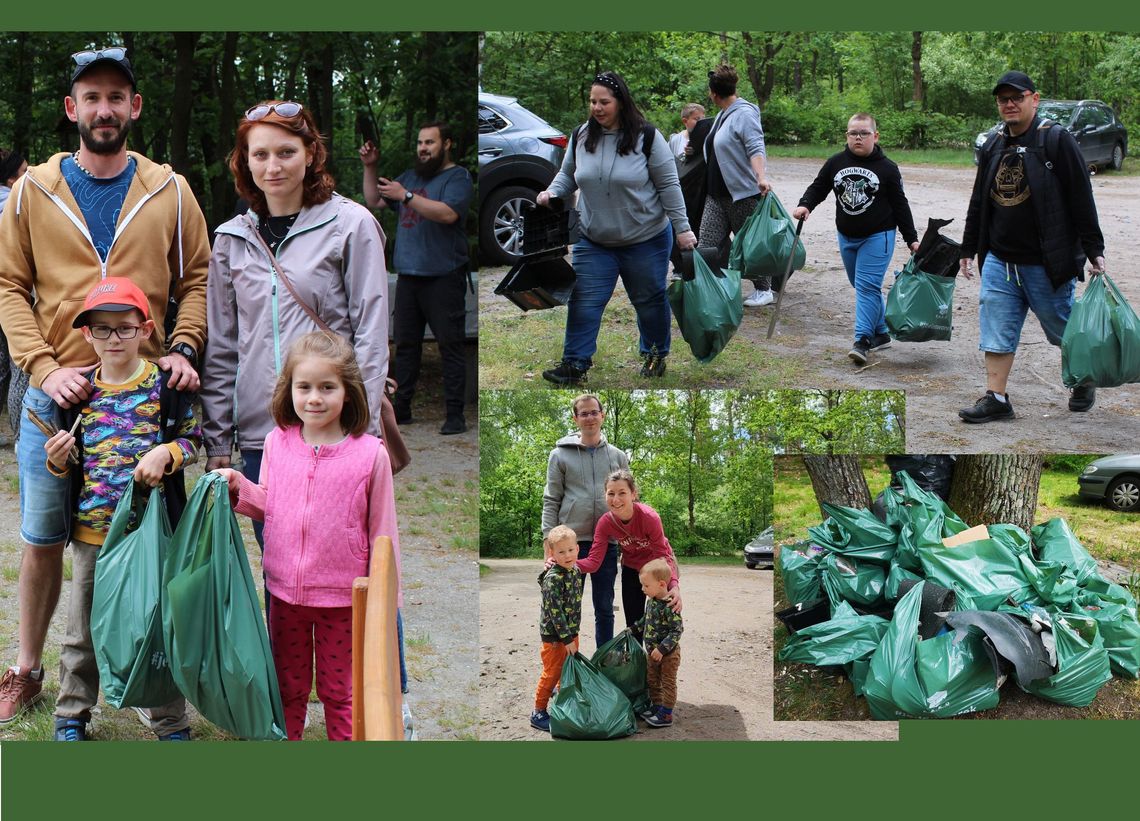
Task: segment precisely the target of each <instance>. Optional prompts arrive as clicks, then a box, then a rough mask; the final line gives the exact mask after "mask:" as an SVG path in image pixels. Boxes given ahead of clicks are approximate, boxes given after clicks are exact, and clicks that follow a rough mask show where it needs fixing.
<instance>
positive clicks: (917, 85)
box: [910, 31, 922, 103]
mask: <svg viewBox="0 0 1140 821" xmlns="http://www.w3.org/2000/svg"><path fill="white" fill-rule="evenodd" d="M911 34H912V35H913V39H912V40H911V44H910V69H911V73H912V74H913V75H914V94H913V96H912V97H911V99H912V100H914V101H915V102H916V103H921V102H922V32H921V31H914V32H911Z"/></svg>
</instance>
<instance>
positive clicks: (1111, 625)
mask: <svg viewBox="0 0 1140 821" xmlns="http://www.w3.org/2000/svg"><path fill="white" fill-rule="evenodd" d="M1070 612H1071V613H1075V614H1077V615H1081V616H1087V617H1089V618H1091V619H1093V620H1095V621H1096V624H1097V631H1098V632H1099V633H1100V637H1101V639H1102V640H1103V641H1104V649H1105V651H1106V652H1107V653H1108V661H1109V664H1110V665H1111V667H1112V671H1113V672H1114V673H1119V674H1120V675H1122V676H1127V677H1128V678H1131V679H1135V678H1140V622H1138V621H1137V620H1136V608H1135V607H1129V606H1128V605H1126V604H1120V603H1119V602H1114V601H1108V600H1106V599H1102V598H1101V597H1100V596H1098V595H1096V594H1095V593H1083V592H1082V593H1078V594H1077V597H1076V602H1075V603H1074V604H1073V606H1072V608H1071V609H1070Z"/></svg>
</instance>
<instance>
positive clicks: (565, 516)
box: [542, 393, 629, 647]
mask: <svg viewBox="0 0 1140 821" xmlns="http://www.w3.org/2000/svg"><path fill="white" fill-rule="evenodd" d="M571 414H572V418H573V419H574V424H575V425H577V427H578V433H573V434H570V435H569V436H564V437H562V438H561V439H559V440H558V443H557V444H556V445H555V446H554V449H553V450H552V451H550V460H549V462H548V463H547V466H546V488H545V490H543V493H542V535H543V537H544V538H545V537H546V534H547V533H549V532H550V529H551V528H552V527H554V526H555V525H566V526H567V527H570V528H572V529H573V531H574V532H575V533H576V534H578V557H579V558H583V559H584V558H585V557H586V556H587V555H589V553H590V545H591V544H592V543H593V538H594V528H595V527H596V526H597V524H598V519H600V518H601V517H602V516H603V515H604V514H605V512H606V510H607V508H606V502H605V495H606V476H608V475H609V474H610V473H612V472H613V471H615V470H618V469H619V468H627V469H628V468H629V457H628V456H627V455H626V454H625V451H623V450H621V449H619V448H616V447H614V446H613V445H611V444H609V443H608V442H606V437H605V435H604V434H603V433H602V423H603V422H605V419H606V414H605V412H604V411H603V410H602V402H601V400H600V399H598V397H596V396H594V395H593V394H589V393H586V394H582V395H581V396H578V397H576V398H575V399H574V402H573V404H572V405H571ZM617 569H618V547H617V544H616V543H613V542H611V543H610V545H609V549H608V550H607V551H606V558H605V559H604V560H603V561H602V565H601V567H599V568H598V569H597V571H595V572H594V573H591V574H589V575H590V577H591V579H592V581H591V583H590V584H591V592H592V596H593V602H594V640H595V642H596V643H597V646H598V647H601V646H602V645H603V644H605V643H606V642H607V641H609V640H610V639H612V638H613V635H614V583H615V582H616V580H617ZM582 583H583V585H585V577H583V579H582Z"/></svg>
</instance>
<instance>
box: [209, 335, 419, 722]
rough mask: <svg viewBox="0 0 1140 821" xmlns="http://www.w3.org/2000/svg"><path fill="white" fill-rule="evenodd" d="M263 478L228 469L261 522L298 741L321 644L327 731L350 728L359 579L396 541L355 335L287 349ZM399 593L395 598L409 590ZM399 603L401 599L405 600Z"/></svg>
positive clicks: (280, 661)
mask: <svg viewBox="0 0 1140 821" xmlns="http://www.w3.org/2000/svg"><path fill="white" fill-rule="evenodd" d="M272 410H273V418H274V420H275V421H276V423H277V427H276V428H274V429H273V430H272V431H270V433H269V435H268V436H267V437H266V439H265V453H264V458H263V459H262V462H261V476H260V480H259V483H258V484H254V483H253V482H251V481H249V480H248V479H246V478H245V477H244V476H242V475H241V474H240V473H239V472H237V471H235V470H230V469H228V468H224V469H222V470H219V471H218V472H219V473H222V474H223V475H225V476H226V480H227V482H228V483H229V487H230V495H231V496H232V497H234V499H235V500H236V503H235V506H234V510H235V511H236V512H238V513H244V514H246V515H247V516H249V517H250V518H253V519H257V520H264V522H265V555H264V558H263V565H264V568H265V587H266V590H267V593H268V594H269V596H270V597H271V599H270V607H269V608H268V609H269V635H270V639H271V644H272V646H273V663H274V666H275V667H276V669H277V680H278V683H279V684H280V686H281V701H282V704H283V706H284V708H285V729H286V731H287V733H288V735H289V738H290V739H291V740H294V741H296V740H300V738H301V733H302V731H303V730H304V727H305V714H306V711H307V710H308V702H309V691H310V689H311V687H312V681H313V653H314V644H315V650H316V671H317V695H318V696H319V697H320V700H321V703H322V704H324V708H325V726H326V728H327V732H328V737H329V740H330V741H337V740H341V741H347V740H349V739H350V738H351V737H352V582H353V579H355V578H356V577H358V576H367V575H368V561H369V555H370V551H371V545H372V544H373V543H374V542H375V540H376V537H377V536H387V537H389V538H390V539H391V540H392V548H393V549H394V550H395V554H396V568H397V573H398V572H399V566H400V543H399V537H398V535H397V532H396V501H395V496H394V495H393V492H392V466H391V463H390V462H389V460H388V451H387V450H386V449H385V447H384V443H383V442H381V441H380V440H379V439H377V438H376V437H375V436H371V435H369V434H367V433H365V431H366V430H367V428H368V423H369V410H368V395H367V392H366V390H365V387H364V380H363V379H362V378H361V375H360V367H359V366H358V365H357V363H356V358H355V356H354V354H353V352H352V348H351V347H350V346H349V344H348V343H347V342H346V341H345V340H343V339H341V338H340V337H339V336H337V335H336V334H331V333H327V332H325V331H320V332H317V333H311V334H306V335H305V336H302V337H301V338H299V339H298V340H297V341H296V342H294V343H293V345H292V346H291V347H290V348H289V355H288V358H287V359H286V360H285V367H284V368H283V369H282V371H281V377H280V378H279V379H278V380H277V387H276V389H275V390H274V393H273V405H272ZM402 595H403V594H402V593H401V594H400V597H401V598H402ZM399 604H402V601H400V602H399Z"/></svg>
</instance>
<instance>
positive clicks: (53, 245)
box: [0, 47, 210, 736]
mask: <svg viewBox="0 0 1140 821" xmlns="http://www.w3.org/2000/svg"><path fill="white" fill-rule="evenodd" d="M72 59H73V60H74V62H75V65H74V67H73V72H72V75H71V87H70V90H69V91H70V93H69V94H68V96H67V97H65V98H64V112H65V113H66V115H67V117H68V119H70V120H71V121H72V122H74V123H75V124H76V125H77V126H78V129H79V136H80V147H79V150H78V151H76V152H75V153H73V154H68V153H62V154H56V155H55V156H53V157H52V158H51V159H49V160H48V161H47V162H46V163H44V164H42V165H38V166H35V167H33V168H30V169H28V171H27V173H25V174H24V175H23V176H22V177H21V178H20V179H19V181H18V182H17V183H16V184H15V185H14V186H13V187H12V193H11V197H10V201H9V202H8V203H7V206H6V207H5V209H4V213H3V215H2V216H0V321H2V322H3V327H4V332H5V333H6V335H7V336H8V344H9V348H10V351H11V355H12V359H13V361H14V362H15V363H16V365H17V366H18V367H19V368H20V369H22V370H23V371H24V372H25V373H27V374H28V375H29V377H30V384H29V388H28V392H27V394H26V396H25V398H24V406H23V410H24V413H23V414H22V415H21V419H20V422H19V431H20V435H19V441H18V443H17V448H16V458H17V461H18V463H19V470H20V517H21V523H20V536H21V538H22V539H23V541H24V556H23V562H22V565H21V568H20V581H19V602H20V605H19V606H20V628H19V651H18V655H17V658H16V664H15V666H13V667H11V668H9V669H8V671H7V672H6V673H5V674H4V676H3V679H2V680H0V726H2V725H4V724H7V723H9V722H11V721H14V720H15V719H16V718H17V717H18V716H19V715H20V714H21V713H22V712H23V711H24V710H25V709H26V708H27V707H28V706H30V705H31V704H33V703H34V702H35V701H36V700H38V699H39V697H40V694H41V690H42V688H43V681H44V674H43V668H42V666H41V660H42V654H43V646H44V641H45V639H46V636H47V630H48V625H49V624H50V622H51V617H52V614H53V613H54V611H55V607H56V604H57V602H58V600H59V593H60V586H61V584H62V579H63V549H64V544H65V540H66V534H67V532H68V521H67V510H68V508H67V502H66V494H67V481H66V480H64V479H59V478H57V477H54V476H52V475H51V473H49V472H48V470H47V460H46V455H45V452H44V448H43V445H44V442H45V441H46V437H45V436H44V434H43V433H42V432H41V431H39V430H38V429H37V428H36V427H35V426H34V424H33V423H32V422H31V420H30V419H29V418H28V414H27V412H28V411H29V410H31V411H33V412H34V413H36V414H38V415H39V416H40V417H42V418H43V419H45V420H47V421H48V422H49V423H50V422H52V421H53V419H55V417H56V414H57V411H58V409H59V408H68V407H71V406H72V405H75V404H79V403H82V402H83V401H85V400H86V399H87V398H88V396H89V395H90V393H91V390H92V381H91V380H92V379H93V378H97V374H93V369H94V366H95V359H94V357H93V353H92V349H91V347H90V346H89V345H87V344H86V343H85V341H84V338H83V335H82V334H81V333H80V332H79V331H78V330H75V329H74V328H72V321H73V320H74V318H75V316H76V315H77V314H78V313H79V312H80V311H81V310H82V309H83V301H84V297H85V295H86V294H87V292H89V291H90V290H91V289H92V288H93V287H94V286H95V285H96V284H98V283H99V282H100V281H101V280H102V279H104V278H106V277H108V276H120V277H127V278H129V279H131V280H132V281H134V282H135V284H136V285H138V286H139V288H141V289H142V291H143V293H145V294H146V297H147V300H148V302H149V304H150V306H151V309H152V314H153V319H154V321H155V325H156V326H157V327H158V328H159V329H160V331H161V329H162V328H163V327H164V322H165V313H166V307H167V305H168V301H169V297H170V295H171V294H173V296H174V298H175V299H176V300H177V301H178V303H179V310H178V321H177V323H176V324H175V326H174V329H173V333H172V334H171V335H170V339H169V340H166V339H165V338H164V334H162V333H158V334H154V335H153V336H152V337H151V338H150V339H149V340H147V341H146V342H144V343H143V347H142V349H141V352H142V355H143V356H144V357H146V358H148V359H150V360H152V361H156V362H157V363H158V364H159V366H160V367H161V368H164V369H166V370H169V371H170V372H171V378H170V385H171V387H176V388H179V389H183V390H196V389H197V387H198V374H197V371H196V370H195V366H196V364H197V358H198V354H199V353H200V352H201V351H202V349H203V347H204V345H205V341H206V321H205V316H206V309H205V296H206V269H207V265H208V263H209V257H210V245H209V239H208V234H207V231H206V221H205V219H204V217H203V216H202V211H201V209H200V208H199V206H198V203H197V201H196V200H195V199H194V195H193V193H192V192H191V191H190V188H189V186H188V185H187V183H186V180H185V179H184V178H182V177H181V176H180V175H177V174H175V173H174V172H173V171H172V170H171V169H170V167H169V166H167V165H159V164H157V163H154V162H151V161H150V160H148V159H147V158H146V157H143V156H141V155H139V154H135V153H133V152H129V151H127V148H126V140H127V135H128V134H129V132H130V127H131V124H132V123H133V122H134V121H135V120H137V119H138V118H139V115H140V114H141V113H142V97H141V96H140V95H139V94H138V92H137V90H136V83H135V76H134V71H133V69H132V68H131V64H130V61H129V60H128V59H127V55H126V49H125V48H121V47H107V48H103V49H99V50H96V51H81V52H77V53H76V54H74V55H73V56H72ZM90 592H91V591H90V590H84V591H73V592H72V597H71V598H72V602H71V606H72V607H75V606H81V605H82V602H80V601H78V600H79V599H80V598H82V597H84V596H87V597H89V596H90ZM87 607H88V608H89V607H90V601H89V600H88V602H87ZM69 640H71V639H70V637H67V638H65V642H66V641H69ZM57 736H58V733H57Z"/></svg>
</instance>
